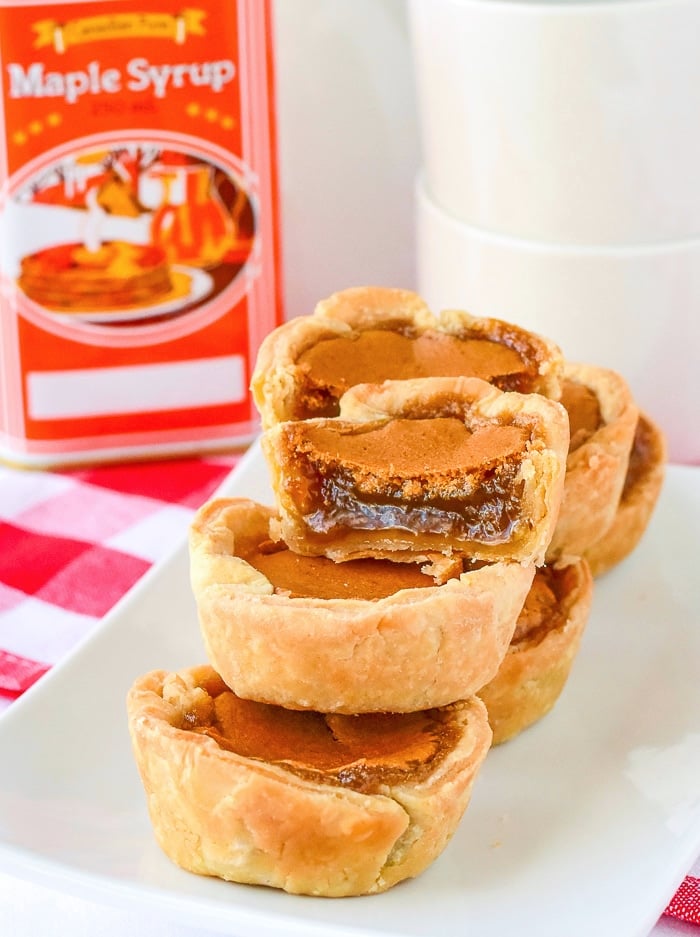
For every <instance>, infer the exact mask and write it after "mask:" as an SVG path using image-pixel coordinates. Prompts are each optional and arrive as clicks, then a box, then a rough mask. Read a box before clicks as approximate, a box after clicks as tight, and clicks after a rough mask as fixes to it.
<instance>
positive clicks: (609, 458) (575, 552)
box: [547, 362, 639, 562]
mask: <svg viewBox="0 0 700 937" xmlns="http://www.w3.org/2000/svg"><path fill="white" fill-rule="evenodd" d="M561 402H562V404H563V405H564V406H565V407H566V410H567V413H568V415H569V423H570V434H571V440H570V443H569V453H568V456H567V462H566V477H565V480H564V495H563V497H562V502H561V509H560V512H559V520H558V521H557V525H556V527H555V529H554V534H553V536H552V541H551V543H550V545H549V549H548V550H547V561H548V562H552V561H563V562H568V561H570V560H573V559H576V558H578V557H580V556H583V555H584V553H585V551H586V550H587V549H588V547H589V546H590V545H591V544H592V543H595V541H596V540H599V539H600V537H601V535H602V534H603V533H604V532H605V531H606V530H607V529H608V528H609V527H610V525H611V524H612V522H613V519H614V517H615V513H616V512H617V506H618V504H619V502H620V495H621V494H622V488H623V485H624V483H625V476H626V474H627V466H628V463H629V454H630V450H631V448H632V441H633V439H634V431H635V427H636V425H637V419H638V416H639V411H638V409H637V406H636V404H635V402H634V399H633V397H632V393H631V391H630V388H629V386H628V384H627V382H626V381H625V380H624V378H623V377H622V376H621V375H620V374H618V373H617V372H616V371H611V370H608V369H606V368H599V367H596V366H595V365H584V364H574V363H571V362H566V364H565V371H564V383H563V385H562V397H561Z"/></svg>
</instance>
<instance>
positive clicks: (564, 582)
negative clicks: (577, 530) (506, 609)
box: [479, 560, 593, 745]
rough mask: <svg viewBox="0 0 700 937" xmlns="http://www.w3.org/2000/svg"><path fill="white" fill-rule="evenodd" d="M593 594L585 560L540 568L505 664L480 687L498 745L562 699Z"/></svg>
mask: <svg viewBox="0 0 700 937" xmlns="http://www.w3.org/2000/svg"><path fill="white" fill-rule="evenodd" d="M592 598H593V577H592V576H591V571H590V569H589V567H588V564H587V563H586V561H585V560H578V561H577V562H575V563H573V564H571V565H569V566H561V567H551V566H544V567H542V568H540V569H538V570H537V572H536V573H535V579H534V581H533V583H532V588H531V589H530V591H529V593H528V595H527V598H526V599H525V604H524V605H523V609H522V611H521V613H520V615H519V617H518V623H517V625H516V627H515V633H514V635H513V639H512V641H511V643H510V647H509V648H508V652H507V653H506V656H505V658H504V659H503V663H502V664H501V666H500V668H499V670H498V673H497V674H496V676H495V677H494V678H493V680H491V681H490V682H489V683H488V684H487V685H486V686H485V687H482V689H481V690H479V697H480V698H481V699H482V700H483V701H484V703H486V708H487V710H488V713H489V723H490V725H491V728H492V729H493V744H494V745H497V744H499V743H501V742H505V741H507V740H508V739H511V738H513V737H514V736H515V735H517V734H518V733H519V732H521V731H522V730H523V729H525V728H527V727H528V726H530V725H532V724H533V723H535V722H537V721H538V720H539V719H541V718H542V717H543V716H544V715H546V714H547V713H548V712H549V711H550V709H552V707H553V706H554V704H555V703H556V701H557V700H558V699H559V696H560V694H561V692H562V690H563V689H564V686H565V684H566V681H567V680H568V677H569V673H570V671H571V667H572V664H573V662H574V660H575V658H576V655H577V653H578V649H579V646H580V643H581V637H582V635H583V632H584V629H585V627H586V622H587V621H588V615H589V612H590V608H591V601H592Z"/></svg>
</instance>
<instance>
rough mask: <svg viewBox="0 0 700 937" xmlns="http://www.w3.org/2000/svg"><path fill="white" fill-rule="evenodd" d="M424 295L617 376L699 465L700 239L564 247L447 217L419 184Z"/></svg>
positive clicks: (683, 457)
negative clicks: (514, 327) (537, 336)
mask: <svg viewBox="0 0 700 937" xmlns="http://www.w3.org/2000/svg"><path fill="white" fill-rule="evenodd" d="M416 221H417V238H416V242H417V244H416V251H417V287H418V290H419V292H420V293H421V295H422V296H423V297H424V298H425V300H426V301H427V302H428V304H429V305H430V307H431V308H432V309H434V310H436V311H437V310H439V309H445V308H460V309H466V310H468V311H469V312H471V313H473V314H474V315H479V316H494V317H496V318H501V319H506V320H508V321H511V322H517V323H518V324H520V325H522V326H524V327H525V328H529V329H531V330H533V331H536V332H539V333H541V334H543V335H546V336H547V337H549V338H551V339H553V340H554V341H556V342H557V343H558V344H559V345H560V346H561V348H562V351H563V352H564V355H565V356H566V358H568V359H569V360H571V361H578V362H583V363H588V364H596V365H599V366H601V367H609V368H613V369H614V370H616V371H619V372H620V373H621V374H622V375H623V377H625V378H626V379H627V381H628V382H629V384H630V388H631V390H632V392H633V393H634V395H635V398H636V400H637V403H638V404H639V406H640V407H641V408H642V409H643V410H644V411H645V412H647V413H648V414H649V416H651V417H652V418H653V419H654V420H655V421H656V422H658V423H659V425H660V426H661V427H662V429H663V430H664V432H665V434H666V437H667V440H668V447H669V458H670V459H671V461H675V462H680V463H694V464H700V420H699V419H698V401H699V400H700V238H694V239H688V240H685V241H676V242H672V243H669V242H667V243H663V244H657V245H645V246H642V247H617V246H613V247H600V248H588V247H577V246H562V245H560V244H551V243H546V242H542V241H527V240H523V239H518V238H511V237H505V236H501V235H495V234H493V233H492V232H488V231H484V230H482V229H479V228H476V227H473V226H470V225H466V224H464V223H463V222H461V221H460V220H459V219H456V218H452V217H450V216H449V215H448V214H447V213H445V212H444V211H443V210H442V209H441V208H440V207H439V206H438V205H437V204H436V203H435V201H434V200H433V199H432V198H431V197H430V194H429V193H428V192H427V189H426V186H425V181H424V180H423V179H419V180H418V183H417V186H416Z"/></svg>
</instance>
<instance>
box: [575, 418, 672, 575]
mask: <svg viewBox="0 0 700 937" xmlns="http://www.w3.org/2000/svg"><path fill="white" fill-rule="evenodd" d="M666 458H667V453H666V439H665V436H664V434H663V432H662V431H661V429H660V428H659V427H658V426H657V425H656V423H654V421H653V420H651V419H650V418H649V417H648V416H647V415H646V414H644V413H642V414H640V416H639V420H638V422H637V429H636V432H635V438H634V444H633V446H632V451H631V454H630V460H629V468H628V471H627V475H626V478H625V485H624V488H623V490H622V496H621V497H620V502H619V505H618V508H617V511H616V513H615V518H614V520H613V522H612V524H611V525H610V527H609V528H608V529H607V531H606V532H605V534H604V535H603V536H602V537H601V538H600V540H597V541H596V542H595V543H593V544H592V545H591V546H590V547H588V549H587V550H586V551H585V553H584V556H585V557H586V559H587V560H588V563H589V565H590V567H591V571H592V572H593V575H594V576H596V577H598V576H602V575H603V574H604V573H606V572H608V571H609V570H610V569H612V568H613V566H617V564H618V563H621V562H622V560H624V559H626V558H627V557H628V556H629V555H630V553H632V551H633V550H634V549H635V548H636V547H637V545H638V544H639V542H640V540H641V539H642V536H643V535H644V532H645V531H646V529H647V526H648V524H649V521H650V520H651V516H652V514H653V512H654V508H655V507H656V503H657V501H658V498H659V494H660V493H661V488H662V485H663V480H664V476H665V472H666Z"/></svg>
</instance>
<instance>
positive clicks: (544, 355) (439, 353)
mask: <svg viewBox="0 0 700 937" xmlns="http://www.w3.org/2000/svg"><path fill="white" fill-rule="evenodd" d="M562 368H563V358H562V355H561V351H560V349H559V347H558V346H557V345H555V344H554V343H553V342H551V341H550V340H549V339H546V338H543V337H541V336H539V335H536V334H535V333H533V332H529V331H527V330H526V329H523V328H520V327H519V326H517V325H513V324H511V323H508V322H505V321H502V320H500V319H489V318H480V317H477V316H473V315H470V314H469V313H467V312H463V311H461V310H446V311H444V312H441V313H440V314H439V315H434V314H433V313H432V312H431V311H430V309H429V308H428V307H427V305H426V304H425V302H424V301H423V300H422V299H421V298H420V296H418V295H416V294H415V293H412V292H410V291H409V290H402V289H391V288H383V287H355V288H353V289H348V290H343V291H341V292H338V293H334V294H333V295H332V296H330V297H329V298H328V299H325V300H323V301H322V302H320V303H319V304H318V306H317V307H316V309H315V311H314V313H313V314H312V315H308V316H298V317H296V318H294V319H291V320H290V321H289V322H286V323H284V324H283V325H281V326H279V327H278V328H277V329H275V330H274V331H273V332H271V333H270V334H269V335H268V336H267V337H266V338H265V339H264V340H263V342H262V345H261V346H260V349H259V351H258V357H257V361H256V367H255V370H254V373H253V376H252V381H251V390H252V393H253V398H254V400H255V403H256V405H257V407H258V410H259V411H260V414H261V418H262V425H263V428H266V427H268V426H272V425H273V424H274V423H278V422H281V421H285V420H305V419H309V418H312V417H329V416H337V415H338V412H339V401H340V398H341V397H342V395H343V394H344V393H345V391H347V390H349V389H350V388H351V387H353V386H354V385H356V384H378V383H381V382H383V381H385V380H409V379H412V378H417V377H479V378H482V379H483V380H487V381H489V382H490V383H492V384H494V385H495V386H497V387H499V388H500V389H501V390H515V391H519V392H521V393H533V392H534V393H541V394H544V396H546V397H551V398H553V399H557V398H558V397H559V392H560V387H559V382H560V377H561V372H562Z"/></svg>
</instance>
